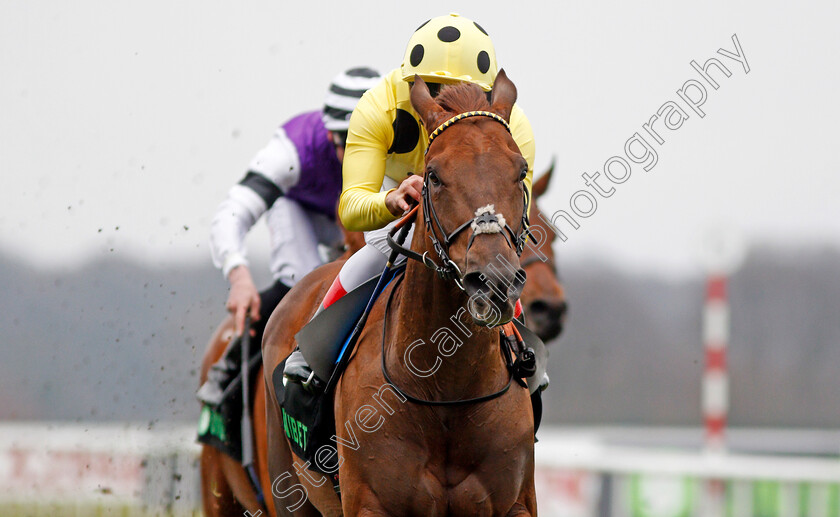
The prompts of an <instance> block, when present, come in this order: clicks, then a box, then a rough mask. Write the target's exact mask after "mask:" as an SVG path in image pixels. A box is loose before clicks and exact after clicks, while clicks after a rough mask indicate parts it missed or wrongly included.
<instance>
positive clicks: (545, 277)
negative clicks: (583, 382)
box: [519, 162, 567, 342]
mask: <svg viewBox="0 0 840 517" xmlns="http://www.w3.org/2000/svg"><path fill="white" fill-rule="evenodd" d="M553 171H554V163H553V162H552V165H551V167H550V168H549V169H548V171H547V172H546V173H545V174H543V175H542V177H540V179H539V180H537V181H535V182H534V186H533V188H532V189H531V195H532V197H533V202H532V203H531V214H530V220H531V222H532V223H535V222H536V221H542V220H545V219H544V218H542V217H540V213H541V212H540V208H539V206H538V202H537V200H538V199H539V197H540V196H542V195H543V194H544V193H545V192H546V190H547V189H548V183H549V181H551V173H552V172H553ZM531 230H532V233H533V235H534V238H533V239H531V240H530V241H529V242H528V245H527V246H525V250H524V251H523V252H522V257H521V258H520V259H519V260H520V262H521V265H522V268H523V269H524V270H525V272H526V273H528V283H526V284H525V288H524V289H523V290H522V305H523V307H524V308H525V318H526V319H527V323H528V327H529V328H531V329H532V330H533V331H534V332H535V333H536V334H537V335H538V336H539V337H540V339H542V340H543V341H545V342H548V341H550V340H552V339H554V338H556V337H557V336H559V335H560V333H561V332H562V331H563V324H564V323H565V319H566V310H567V305H566V295H565V291H564V290H563V286H562V285H561V284H560V281H559V280H558V278H557V266H556V264H555V262H554V250H553V249H552V247H551V243H552V242H553V241H554V240H555V239H556V238H557V235H556V234H555V233H554V232H552V231H550V230H548V229H547V228H545V226H539V227H538V226H537V225H536V224H532V226H531Z"/></svg>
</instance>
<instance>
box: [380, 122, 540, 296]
mask: <svg viewBox="0 0 840 517" xmlns="http://www.w3.org/2000/svg"><path fill="white" fill-rule="evenodd" d="M469 117H488V118H491V119H493V120H495V121H496V122H498V123H500V124H502V126H504V128H505V129H506V130H507V131H508V133H510V125H508V123H507V121H505V119H503V118H502V117H500V116H499V115H497V114H495V113H492V112H490V111H467V112H465V113H461V114H458V115H455V116H454V117H452V118H450V119H449V120H447V121H446V122H444V123H443V124H441V125H440V126H438V127H437V128H436V129H435V130H434V131H432V133H431V134H430V135H429V145H428V146H427V147H426V154H427V155H428V152H429V149H431V146H432V142H434V140H435V138H437V137H438V136H439V135H440V134H441V133H442V132H443V131H444V130H446V129H447V128H449V127H451V126H452V125H453V124H455V123H456V122H458V121H460V120H464V119H465V118H469ZM429 177H430V175H429V174H426V175H424V177H423V192H422V194H421V200H422V203H423V223H424V224H425V225H426V230H427V231H428V234H429V238H430V239H431V241H432V246H433V247H434V250H435V253H437V256H438V260H439V261H440V263H438V262H436V261H435V260H434V259H433V258H431V257H429V252H428V251H426V252H424V253H423V254H422V255H421V254H419V253H417V252H415V251H412V250H410V249H408V248H406V247H404V246H402V245H401V244H399V243H397V242H395V241H394V238H393V237H394V235H395V234H396V232H397V231H398V230H399V228H397V227H395V228H393V229H392V230H391V231H390V232H389V233H388V238H387V240H388V245H389V246H390V247H391V249H393V250H395V251H398V252H399V253H401V254H403V255H405V256H406V257H407V258H410V259H413V260H416V261H418V262H422V263H423V264H424V265H425V266H426V267H427V268H429V269H431V270H433V271H435V272H436V273H437V274H438V275H439V276H440V277H441V278H443V279H447V280H454V281H455V283H456V284H457V285H458V287H459V288H460V289H461V290H462V291H463V290H464V285H463V284H462V283H461V277H462V274H461V270H460V269H459V268H458V265H457V264H455V262H454V261H453V260H452V258H451V257H450V256H449V247H450V246H451V245H452V243H453V242H454V241H455V238H456V237H458V235H460V234H461V232H463V231H465V230H466V229H467V228H472V229H473V232H472V234H471V235H470V239H469V241H468V242H467V250H466V252H465V253H464V254H465V255H466V254H467V253H469V251H470V247H472V244H473V241H474V240H475V237H476V235H478V233H477V232H476V228H478V227H481V226H489V225H493V224H495V225H498V226H499V227H501V228H503V229H504V231H503V232H501V234H502V236H503V237H504V238H505V242H507V244H508V246H510V247H511V248H513V249H515V250H516V255H517V256H521V255H522V250H523V249H525V243H526V242H527V241H528V237H529V236H531V232H530V231H529V230H528V226H529V224H530V222H529V220H528V207H529V205H530V201H531V200H530V199H529V196H528V190H527V189H524V188H523V189H522V191H523V196H522V201H523V210H522V219H521V220H520V222H519V233H518V234H517V233H516V232H514V231H513V229H512V228H511V227H510V225H508V224H507V223H506V222H505V221H504V218H502V220H501V221H500V220H499V215H498V214H495V213H493V211H492V210H490V211H485V212H483V213H479V214H476V215H475V216H474V217H472V218H471V219H469V220H467V221H466V222H464V223H463V224H461V225H460V226H458V227H457V228H455V230H453V231H452V232H449V233H447V231H446V230H445V229H444V227H443V224H441V222H440V219H439V218H438V215H437V211H436V210H435V206H434V204H433V203H432V198H431V195H430V193H429V192H430V190H429ZM437 232H439V233H440V235H442V236H443V240H442V241H441V240H440V239H438V237H437Z"/></svg>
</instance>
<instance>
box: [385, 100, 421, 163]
mask: <svg viewBox="0 0 840 517" xmlns="http://www.w3.org/2000/svg"><path fill="white" fill-rule="evenodd" d="M392 127H393V128H394V143H393V144H391V148H390V149H388V154H391V153H398V154H403V153H410V152H411V151H413V150H414V148H415V147H417V144H418V143H419V141H420V124H419V123H418V122H417V120H416V119H415V118H414V117H412V116H411V113H409V112H407V111H405V110H401V109H397V117H396V118H395V119H394V123H393V124H392Z"/></svg>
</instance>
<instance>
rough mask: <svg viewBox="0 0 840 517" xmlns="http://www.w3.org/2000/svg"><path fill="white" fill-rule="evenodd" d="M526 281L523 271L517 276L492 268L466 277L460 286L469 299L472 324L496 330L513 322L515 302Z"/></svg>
mask: <svg viewBox="0 0 840 517" xmlns="http://www.w3.org/2000/svg"><path fill="white" fill-rule="evenodd" d="M525 277H526V275H525V271H524V270H522V269H519V270H516V271H515V272H514V271H512V270H511V269H508V268H495V267H493V266H492V265H490V266H485V267H484V268H482V269H481V270H476V271H470V272H468V273H467V274H466V275H464V277H463V279H462V280H461V282H462V283H463V285H464V290H465V291H466V292H467V294H468V295H469V297H470V300H469V304H468V305H469V306H468V309H469V311H470V315H472V317H473V320H475V322H476V323H477V324H479V325H486V326H488V327H493V326H496V325H502V324H504V323H507V322H509V321H510V320H511V319H513V316H514V314H513V313H514V308H515V306H516V301H517V300H518V299H519V295H520V294H521V293H522V288H523V287H525Z"/></svg>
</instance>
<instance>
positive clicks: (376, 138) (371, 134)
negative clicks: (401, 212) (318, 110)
mask: <svg viewBox="0 0 840 517" xmlns="http://www.w3.org/2000/svg"><path fill="white" fill-rule="evenodd" d="M372 91H373V90H371V91H369V92H368V93H367V94H365V95H364V96H363V97H362V99H361V100H360V101H359V103H358V104H357V105H356V109H355V110H353V115H352V116H351V117H350V129H349V131H348V134H347V147H346V148H345V150H344V165H343V168H342V177H343V187H342V191H341V198H340V201H339V205H338V215H339V217H340V218H341V222H342V224H344V227H345V228H347V229H348V230H350V231H368V230H376V229H378V228H382V227H383V226H385V225H386V224H388V223H389V222H391V221H393V220H394V219H396V218H397V216H395V215H394V214H392V213H391V211H390V210H388V207H387V206H386V204H385V198H386V196H387V195H388V193H389V192H391V191H385V192H382V191H380V190H381V188H382V182H383V180H384V179H385V160H386V159H387V157H388V148H389V147H390V146H391V140H392V139H393V130H392V129H391V121H390V120H389V118H388V111H387V110H388V107H387V106H382V105H381V103H380V102H378V101H377V98H375V97H374V96H373V95H371V93H372ZM392 190H393V189H392Z"/></svg>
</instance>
